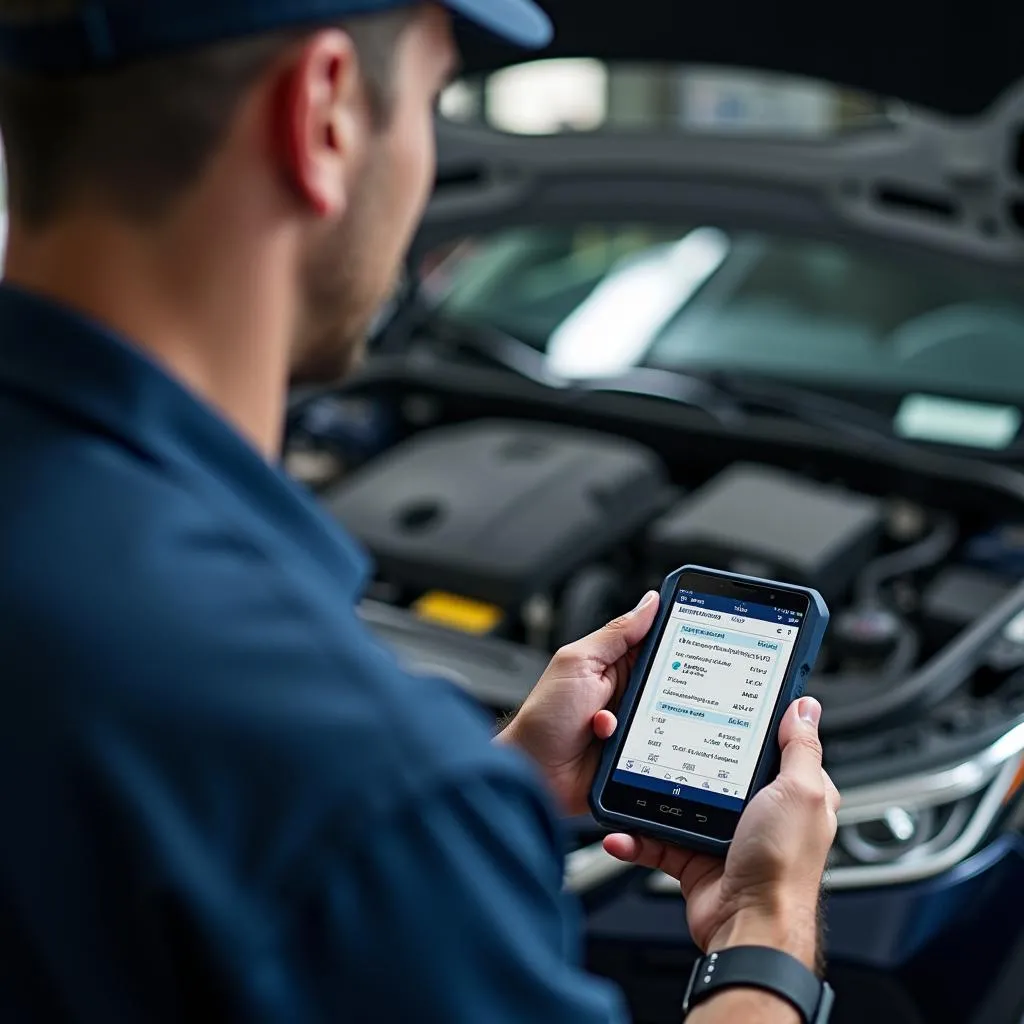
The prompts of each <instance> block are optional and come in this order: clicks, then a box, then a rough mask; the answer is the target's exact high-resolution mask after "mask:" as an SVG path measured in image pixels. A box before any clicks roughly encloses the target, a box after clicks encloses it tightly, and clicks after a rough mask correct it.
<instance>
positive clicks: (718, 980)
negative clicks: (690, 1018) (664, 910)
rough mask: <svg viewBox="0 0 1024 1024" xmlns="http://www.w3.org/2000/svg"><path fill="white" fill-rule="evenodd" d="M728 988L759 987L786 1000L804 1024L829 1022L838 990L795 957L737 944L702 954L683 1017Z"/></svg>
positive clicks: (758, 947)
mask: <svg viewBox="0 0 1024 1024" xmlns="http://www.w3.org/2000/svg"><path fill="white" fill-rule="evenodd" d="M727 988H759V989H761V990H762V991H765V992H771V993H773V994H774V995H777V996H778V997H779V998H780V999H784V1000H785V1001H786V1002H787V1003H789V1004H790V1005H791V1006H793V1007H794V1008H795V1009H796V1011H797V1013H799V1014H800V1016H801V1019H802V1020H803V1024H827V1021H828V1018H829V1015H830V1014H831V1013H832V1003H833V1001H834V1000H835V993H834V992H833V991H832V988H831V986H830V985H829V984H828V982H827V981H822V980H821V979H820V978H819V977H818V976H817V975H816V974H814V972H813V971H809V970H808V969H807V968H806V967H805V966H804V965H803V964H802V963H801V962H800V961H799V960H797V959H796V958H795V957H792V956H789V954H787V953H781V952H779V950H777V949H769V948H768V947H767V946H734V947H733V948H732V949H723V950H721V951H720V952H718V953H711V954H709V955H708V956H705V957H701V959H699V960H698V961H697V962H696V963H695V964H694V965H693V973H692V974H691V975H690V983H689V984H688V985H687V986H686V995H685V996H683V1016H684V1017H685V1016H686V1015H687V1014H688V1013H689V1012H690V1011H691V1010H692V1009H693V1008H694V1007H695V1006H700V1004H701V1003H703V1002H704V1001H705V1000H706V999H710V998H711V996H713V995H714V994H715V993H717V992H721V991H722V990H723V989H727Z"/></svg>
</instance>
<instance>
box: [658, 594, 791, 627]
mask: <svg viewBox="0 0 1024 1024" xmlns="http://www.w3.org/2000/svg"><path fill="white" fill-rule="evenodd" d="M676 604H677V605H680V606H682V607H684V608H699V609H700V610H701V611H703V612H707V613H708V614H707V616H706V617H707V618H708V619H711V620H717V619H719V618H720V617H722V616H725V615H739V616H743V617H744V618H747V619H761V620H762V621H764V622H778V623H780V624H781V625H783V626H799V625H800V624H801V623H802V622H803V618H804V617H803V612H795V611H793V610H792V609H791V608H772V607H771V606H770V605H766V604H754V603H752V602H749V601H737V600H736V599H735V598H733V597H719V596H717V595H715V594H701V593H698V592H697V591H695V590H680V591H679V592H678V593H677V594H676Z"/></svg>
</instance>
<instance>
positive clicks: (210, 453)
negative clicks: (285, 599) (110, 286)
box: [0, 284, 368, 590]
mask: <svg viewBox="0 0 1024 1024" xmlns="http://www.w3.org/2000/svg"><path fill="white" fill-rule="evenodd" d="M0 389H3V390H5V391H8V392H9V393H13V394H16V395H18V396H20V397H21V398H22V400H27V401H29V402H32V403H34V404H37V405H40V406H45V407H48V408H50V409H52V410H53V411H55V412H56V413H58V414H61V413H63V414H64V415H65V416H66V417H70V418H72V419H74V420H77V421H78V422H81V423H84V424H87V425H88V426H89V427H91V428H92V429H93V430H96V431H99V432H102V433H104V434H106V435H107V436H110V437H113V438H115V439H116V440H117V441H119V442H120V443H121V444H123V445H125V446H126V447H128V448H130V449H132V450H134V451H135V452H137V453H138V454H141V455H142V456H143V457H145V458H148V459H149V460H151V461H152V462H154V463H156V464H158V465H160V466H162V467H164V468H166V469H167V470H168V471H176V472H178V473H184V475H185V476H186V477H187V476H189V475H194V474H195V473H196V472H197V471H198V472H199V473H201V474H202V475H203V476H205V477H206V479H207V480H212V481H214V482H215V483H216V484H217V485H218V486H220V487H221V488H226V489H228V490H229V491H230V492H231V494H232V495H233V496H234V497H235V498H236V499H241V500H242V501H243V502H244V503H245V505H246V507H247V508H248V509H249V510H251V511H252V512H253V513H255V514H258V515H262V516H263V517H264V518H265V519H269V520H271V521H272V523H273V524H274V525H275V526H276V527H277V528H278V529H280V530H283V531H285V532H286V533H287V534H288V535H289V537H290V538H291V539H292V540H293V541H301V543H302V544H303V545H304V546H305V547H307V548H308V547H309V546H311V545H312V546H314V547H315V549H316V550H315V554H316V556H317V557H318V558H319V559H321V560H323V561H324V562H326V565H327V566H331V565H333V567H334V570H335V572H336V573H340V578H339V582H340V583H343V584H347V585H349V586H350V587H351V588H352V589H353V590H358V589H360V588H361V587H362V584H363V582H364V580H365V577H366V575H367V571H368V562H367V558H366V555H365V554H364V553H363V551H362V549H361V548H360V547H359V546H358V545H357V544H356V543H355V541H353V540H352V539H351V538H350V537H348V536H347V535H346V534H345V533H344V531H343V530H341V529H340V528H339V527H338V526H337V525H336V524H335V522H334V521H333V520H331V519H330V518H329V517H328V516H327V514H326V513H325V512H324V510H323V509H322V508H321V507H320V505H319V504H318V503H317V502H316V501H315V499H313V498H312V496H310V495H309V494H308V493H307V492H306V491H305V490H303V489H302V488H301V487H300V486H299V485H298V484H296V483H295V482H294V481H292V480H291V479H290V478H289V477H287V476H286V475H285V474H284V472H283V471H282V470H281V469H280V468H279V467H276V466H273V465H271V464H269V463H268V462H267V461H266V460H265V459H264V458H263V457H262V456H261V455H260V454H259V452H257V451H256V449H255V448H254V447H252V446H251V445H250V444H249V443H248V442H247V441H246V440H245V439H244V438H243V437H242V436H241V434H239V433H238V432H237V431H235V430H234V429H233V428H232V427H231V426H230V425H229V424H228V423H227V422H226V421H225V420H224V419H223V418H222V417H220V416H219V415H218V414H217V413H216V412H215V411H214V410H213V409H212V408H210V407H209V406H208V405H206V404H204V403H203V402H202V401H201V400H200V399H199V398H197V397H196V396H195V395H193V394H192V393H191V392H189V391H188V390H187V389H186V388H185V387H184V386H182V385H181V384H179V383H178V382H177V381H175V380H174V379H173V378H172V377H170V376H169V375H168V374H167V373H166V372H165V371H164V370H163V369H162V368H161V367H159V366H158V365H157V364H156V363H155V362H153V361H152V360H151V359H149V358H148V357H147V356H146V355H145V354H144V353H143V352H142V350H141V349H139V348H138V347H137V346H134V345H132V344H131V343H129V342H128V341H127V340H126V339H123V338H121V337H119V336H117V335H116V334H115V333H114V332H112V331H110V330H108V329H107V328H105V327H103V326H102V325H100V324H98V323H96V322H94V321H92V320H90V319H88V318H86V317H85V316H82V315H81V314H79V313H76V312H74V311H73V310H71V309H68V308H66V307H63V306H60V305H59V304H57V303H55V302H52V301H50V300H49V299H44V298H42V297H40V296H36V295H33V294H31V293H29V292H27V291H23V290H21V289H18V288H16V287H14V286H12V285H10V284H0Z"/></svg>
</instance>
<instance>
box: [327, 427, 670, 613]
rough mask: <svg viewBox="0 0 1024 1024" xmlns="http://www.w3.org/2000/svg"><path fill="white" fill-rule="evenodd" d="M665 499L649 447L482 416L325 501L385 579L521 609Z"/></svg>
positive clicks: (371, 470) (376, 467) (416, 446)
mask: <svg viewBox="0 0 1024 1024" xmlns="http://www.w3.org/2000/svg"><path fill="white" fill-rule="evenodd" d="M667 494H668V483H667V477H666V474H665V469H664V467H663V466H662V464H661V461H660V460H659V459H658V457H657V456H656V455H655V454H654V453H653V452H651V451H650V450H649V449H647V448H645V447H643V446H642V445H638V444H636V443H634V442H632V441H626V440H623V439H621V438H617V437H613V436H611V435H606V434H599V433H592V432H589V431H582V430H574V429H570V428H563V427H557V426H552V425H550V424H537V423H528V422H524V423H520V422H511V421H502V420H484V421H479V422H475V423H467V424H460V425H459V426H455V427H440V428H438V429H436V430H432V431H428V432H425V433H423V434H419V435H418V436H416V437H414V438H412V439H411V440H409V441H406V442H404V443H403V444H401V445H399V446H398V447H396V448H394V449H392V450H391V451H390V452H388V453H387V454H385V455H383V456H382V457H380V458H379V459H377V460H375V461H374V462H373V463H371V464H370V465H369V466H367V467H365V468H364V469H362V470H360V471H359V472H358V473H357V474H355V475H354V476H353V477H352V478H351V479H350V480H348V481H346V482H345V483H343V484H342V485H341V486H340V487H339V488H338V489H337V490H335V491H333V492H332V493H331V494H330V495H328V496H327V498H326V501H327V505H328V507H329V508H330V510H331V512H332V513H333V514H334V515H335V516H336V517H337V518H338V519H339V521H340V522H341V523H342V524H343V525H344V526H345V527H346V528H347V529H348V530H350V531H351V532H352V533H353V534H354V535H355V536H356V537H358V538H359V539H360V540H361V541H362V542H363V543H364V544H365V545H366V546H367V547H368V548H369V549H370V551H371V552H372V553H373V555H374V556H375V558H376V559H377V563H378V566H379V569H380V572H381V575H382V576H384V577H385V578H387V579H389V580H391V581H393V582H396V583H399V584H403V585H406V586H410V587H422V588H439V589H444V590H450V591H455V592H457V593H461V594H464V595H467V596H470V597H476V598H480V599H483V600H488V601H493V602H495V603H497V604H500V605H502V606H504V607H512V606H514V605H516V604H517V603H519V602H521V601H523V600H525V599H526V598H527V597H529V596H530V595H532V594H536V593H542V592H545V591H547V590H549V589H550V588H552V587H554V586H556V585H558V584H559V583H561V582H563V581H564V580H565V578H566V577H567V576H568V575H569V574H570V573H571V572H573V571H574V570H575V569H576V568H578V567H579V566H581V565H583V564H585V563H586V562H588V561H590V560H592V559H594V558H595V557H599V556H601V555H604V554H606V553H607V552H608V551H609V549H611V548H612V547H614V546H615V545H616V544H617V543H619V542H621V541H623V540H625V539H627V538H629V537H630V536H631V535H633V534H635V533H636V532H637V531H639V530H640V529H641V528H642V527H643V526H645V525H646V523H647V522H649V521H650V519H651V518H652V517H653V516H654V515H656V514H657V512H659V511H660V510H661V509H662V508H664V506H665V501H666V495H667Z"/></svg>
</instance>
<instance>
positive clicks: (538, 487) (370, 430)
mask: <svg viewBox="0 0 1024 1024" xmlns="http://www.w3.org/2000/svg"><path fill="white" fill-rule="evenodd" d="M466 404H468V405H469V406H470V408H465V407H464V406H463V407H461V408H460V406H461V405H462V403H454V404H453V403H451V402H446V401H444V400H443V398H442V397H440V396H438V395H437V394H433V395H432V394H428V393H427V392H426V391H425V390H424V389H423V388H414V389H412V391H411V392H409V391H406V390H404V389H403V390H402V391H401V392H399V394H397V395H396V394H395V393H394V392H388V393H387V394H386V396H385V395H384V394H382V392H381V391H379V390H378V389H376V388H373V387H369V388H368V389H365V388H364V389H358V393H357V394H352V393H348V394H338V393H335V394H333V395H330V396H327V397H325V398H321V399H319V400H318V401H316V402H313V403H310V404H308V405H307V406H306V407H305V408H304V411H303V412H302V415H301V416H299V417H297V418H295V419H293V422H292V430H291V432H290V437H289V445H288V449H287V455H286V459H287V463H286V464H287V467H288V469H289V470H290V471H291V472H292V473H293V474H294V475H296V476H297V477H299V478H300V479H301V480H303V481H304V482H305V483H306V484H307V485H308V486H310V487H311V488H312V489H313V490H314V491H315V492H316V493H317V494H318V495H319V497H320V498H321V499H322V501H323V502H324V504H325V505H326V507H327V509H328V510H329V511H330V513H331V515H332V516H334V517H335V518H336V519H337V520H338V521H339V522H340V523H342V524H343V525H344V526H345V528H346V529H347V530H349V531H350V532H351V533H352V534H353V535H354V536H356V537H357V538H358V539H359V540H360V541H361V542H362V543H363V544H364V545H365V546H366V547H367V548H368V549H369V551H370V552H371V553H372V555H373V556H374V560H375V564H376V566H377V571H376V575H375V577H374V579H373V581H372V583H371V585H370V587H369V590H368V592H367V594H366V603H365V606H364V616H365V618H366V620H367V622H368V623H369V625H370V626H371V628H374V629H376V630H377V631H378V632H380V633H381V634H383V635H385V636H386V637H387V639H388V640H389V641H390V642H391V643H392V644H393V646H395V647H396V648H397V649H398V650H399V652H400V653H404V654H405V655H406V657H407V660H408V662H409V664H410V665H411V666H412V667H414V668H417V669H421V670H429V671H432V672H435V673H441V674H447V675H448V676H449V677H450V678H452V679H453V680H454V681H456V682H457V683H459V684H460V685H462V686H464V687H465V688H467V689H468V690H470V692H473V693H475V694H476V695H477V696H478V697H479V698H480V699H481V700H483V701H484V702H485V703H486V704H487V705H489V706H490V707H491V708H493V710H494V711H495V712H498V713H500V712H504V711H507V710H510V709H513V708H515V707H516V706H517V705H518V704H519V703H520V702H521V701H522V699H523V698H524V697H525V695H526V694H527V693H528V692H529V689H530V687H531V686H532V685H533V683H534V682H536V679H537V677H538V675H539V673H540V672H541V671H542V670H543V668H544V666H545V665H546V663H547V660H548V658H549V657H550V655H551V654H552V653H553V652H554V651H555V650H557V649H558V648H559V647H560V646H562V645H564V644H566V643H570V642H572V641H573V640H575V639H577V638H578V637H580V636H582V635H584V634H586V633H588V632H590V631H591V630H593V629H596V628H598V627H599V626H601V625H602V624H604V623H605V622H607V621H608V620H609V619H611V618H613V617H614V616H615V615H618V614H620V613H621V612H623V611H624V610H626V609H628V608H629V607H631V606H632V605H633V604H635V602H636V600H637V597H638V596H639V595H640V594H641V593H643V592H644V591H645V590H647V589H651V588H655V589H656V588H657V587H658V586H659V584H660V581H661V579H662V578H663V577H664V575H665V574H666V573H667V572H669V571H671V570H673V569H675V568H677V567H678V566H679V565H681V564H684V563H696V564H705V565H711V566H714V567H717V568H721V569H727V570H732V571H737V572H743V573H748V574H752V575H759V576H767V577H774V578H779V579H785V580H789V581H792V582H795V583H800V584H804V585H808V586H813V587H816V588H817V589H819V590H821V591H822V593H823V594H824V595H825V596H826V598H827V600H828V602H829V605H830V607H831V610H832V624H831V626H830V629H829V632H828V635H827V638H826V644H825V647H824V649H823V651H822V655H821V657H820V659H819V663H818V666H817V669H816V673H815V678H814V679H813V681H812V685H811V691H812V692H814V693H815V694H816V695H817V696H818V697H819V698H820V699H821V700H822V702H823V704H824V705H825V708H826V713H825V718H824V720H823V730H824V732H825V740H826V756H827V758H828V759H829V763H830V765H831V766H832V769H833V771H834V772H836V773H837V775H838V776H839V777H841V778H845V779H848V780H852V781H855V782H857V783H858V784H859V783H869V782H871V781H872V780H874V779H884V778H886V777H887V776H889V775H891V774H892V773H893V772H894V771H895V767H894V765H895V764H896V763H899V764H900V766H901V767H900V770H901V771H906V770H909V769H908V766H910V769H912V767H913V766H914V765H916V764H921V765H922V766H927V764H928V763H930V762H932V761H934V760H936V759H942V758H947V757H949V756H951V752H955V750H956V748H957V744H958V743H960V742H961V741H964V742H966V741H970V742H971V743H973V744H974V745H975V747H976V746H977V743H978V742H979V737H984V735H986V731H987V730H992V731H993V735H996V734H997V732H998V730H1000V729H1005V728H1006V727H1007V726H1008V725H1009V724H1010V723H1011V722H1012V721H1013V720H1014V719H1015V718H1017V717H1018V716H1021V715H1024V618H1022V617H1021V610H1022V609H1024V600H1022V594H1021V592H1020V584H1019V581H1020V579H1021V577H1022V569H1024V525H1022V524H1024V508H1022V514H1021V515H1020V517H1019V518H1014V516H1013V514H1012V507H1013V504H1014V503H1013V502H1012V501H1007V500H1002V501H1001V502H993V503H992V504H991V505H990V506H986V504H985V503H984V502H981V501H977V502H973V501H967V500H962V501H960V502H959V503H958V505H957V506H956V507H954V506H953V505H952V503H948V502H945V501H943V500H942V499H943V494H944V492H943V489H942V487H941V486H934V485H933V484H932V483H931V482H927V483H926V482H924V481H923V480H922V479H915V477H914V475H913V473H908V474H904V475H903V481H904V486H903V487H902V488H899V489H897V488H896V487H894V486H891V482H892V480H893V479H894V477H895V478H896V479H899V474H893V473H892V472H891V471H890V470H886V471H884V472H883V471H882V470H881V469H880V470H879V471H877V472H872V471H871V467H870V458H869V457H867V456H863V457H861V461H862V462H863V463H864V466H863V468H862V469H861V470H860V472H858V473H854V472H846V471H844V469H845V468H846V467H845V465H844V464H843V461H842V460H839V459H835V458H828V457H825V456H822V455H817V456H814V455H805V456H803V457H802V458H801V460H800V461H801V462H802V465H801V466H800V467H799V468H798V467H796V466H794V461H795V460H794V459H793V458H792V457H791V453H787V452H785V451H784V449H782V448H781V447H780V456H783V457H780V458H778V459H777V460H772V459H771V458H770V457H769V458H762V457H755V456H760V455H761V453H762V452H763V451H764V450H765V448H767V447H769V446H768V445H767V444H766V443H765V442H764V441H763V439H762V441H761V443H760V444H757V445H753V444H743V443H739V441H737V442H736V443H729V444H724V443H722V444H718V445H716V446H715V447H714V448H711V447H710V446H702V447H699V448H698V446H697V445H696V442H695V441H694V440H693V439H692V438H688V436H687V432H686V431H685V430H683V429H680V430H678V431H675V432H672V431H662V432H660V433H658V434H653V433H650V432H648V433H647V434H646V438H645V437H644V436H643V432H642V431H639V430H637V431H632V432H631V433H632V435H633V436H629V433H628V432H626V431H624V430H622V429H621V424H622V422H623V421H622V420H621V419H620V420H619V423H615V422H614V421H609V422H608V424H607V428H606V429H601V426H602V423H601V420H600V419H599V418H597V417H594V416H592V415H586V416H581V415H578V414H575V415H567V414H566V410H562V412H561V413H559V414H555V415H552V416H551V417H550V418H546V419H542V418H540V417H538V416H536V415H533V416H530V415H523V414H522V409H521V407H519V408H516V407H515V406H514V405H513V403H511V402H508V403H500V402H486V401H484V400H477V401H475V402H472V403H466ZM513 412H514V413H515V414H514V415H511V414H510V413H513ZM569 412H572V410H569ZM467 413H468V414H467ZM651 438H653V439H654V443H651V442H650V440H647V439H651ZM730 456H731V457H730ZM1008 510H1011V511H1009V514H1008ZM922 770H923V768H922Z"/></svg>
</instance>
